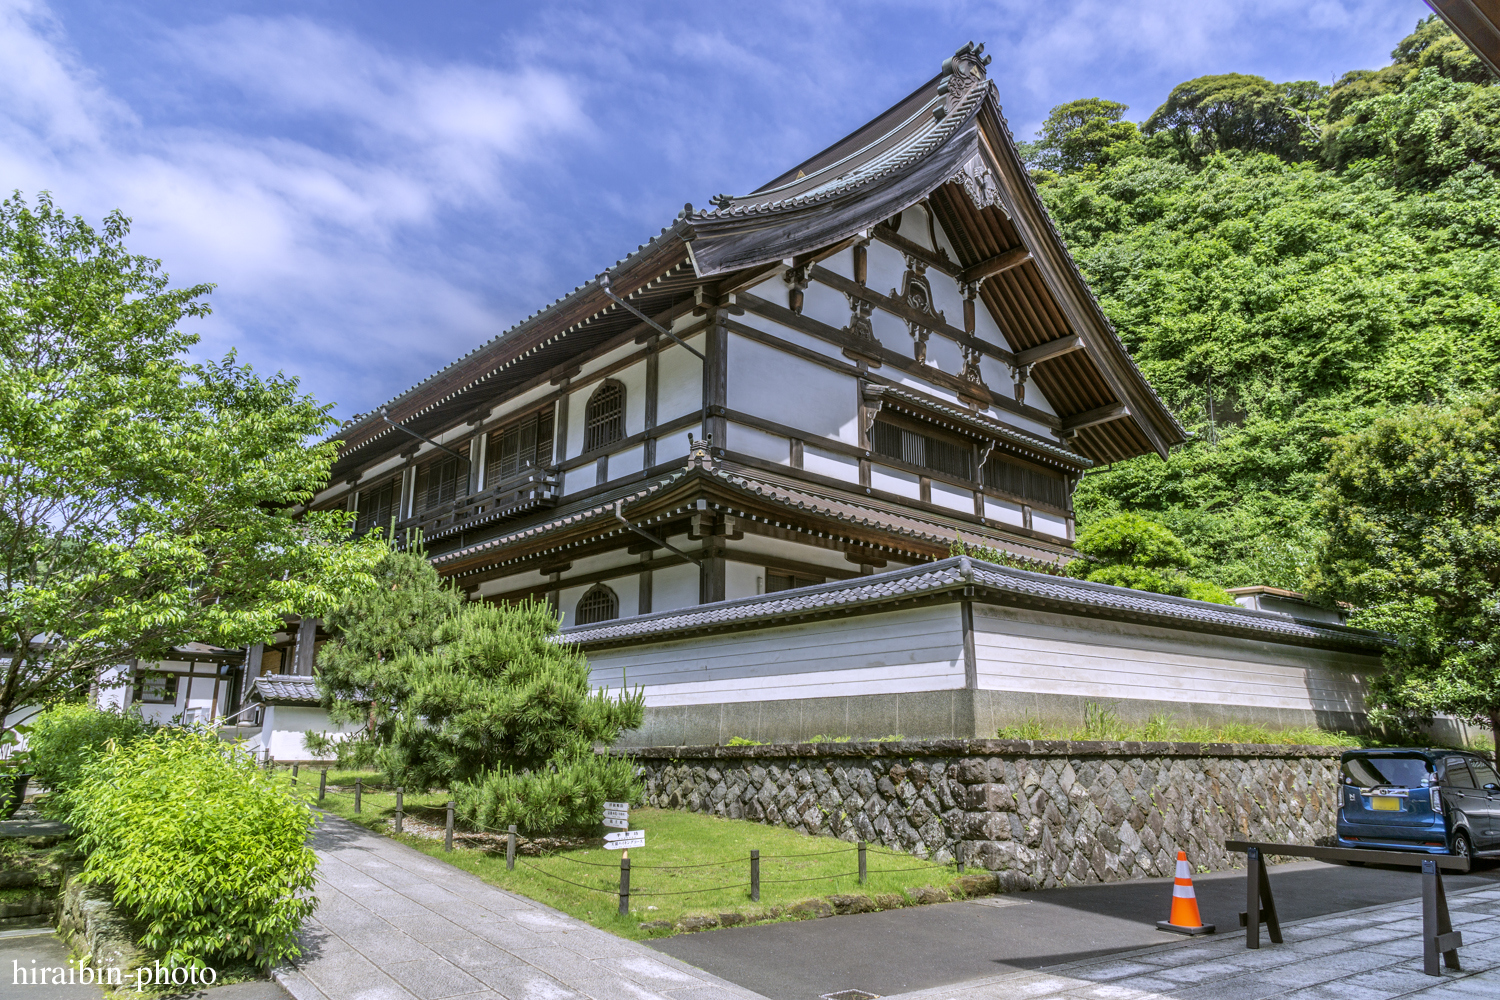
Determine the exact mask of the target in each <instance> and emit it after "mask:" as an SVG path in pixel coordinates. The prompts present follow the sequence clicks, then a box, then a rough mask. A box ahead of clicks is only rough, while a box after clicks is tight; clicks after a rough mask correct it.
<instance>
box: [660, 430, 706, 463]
mask: <svg viewBox="0 0 1500 1000" xmlns="http://www.w3.org/2000/svg"><path fill="white" fill-rule="evenodd" d="M690 435H691V436H692V437H693V438H695V439H697V440H699V441H701V440H703V425H702V424H693V425H692V426H690V427H679V428H678V429H677V430H675V431H673V432H672V433H670V434H666V435H664V436H662V437H659V438H657V439H656V464H657V465H663V464H665V463H667V462H674V461H678V460H685V459H686V458H687V456H688V437H689V436H690Z"/></svg>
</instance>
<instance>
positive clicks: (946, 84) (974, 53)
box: [938, 42, 994, 118]
mask: <svg viewBox="0 0 1500 1000" xmlns="http://www.w3.org/2000/svg"><path fill="white" fill-rule="evenodd" d="M993 58H994V56H987V55H985V54H984V43H983V42H981V43H979V44H978V45H975V44H974V43H973V42H969V43H968V44H966V45H965V46H964V47H963V48H961V49H959V50H958V51H957V52H955V53H953V55H951V56H949V57H948V58H947V59H944V60H943V79H942V81H941V82H939V84H938V94H939V95H940V96H943V97H946V98H947V100H946V101H944V102H943V107H942V108H940V109H938V110H939V112H940V113H939V114H938V117H939V118H943V117H945V116H946V115H948V114H949V113H950V112H951V111H952V110H953V109H954V108H955V107H956V106H957V105H958V102H959V101H961V100H963V99H964V96H965V95H966V94H968V93H969V91H971V90H973V89H974V88H975V87H977V86H979V85H980V84H981V83H983V82H984V80H985V76H986V74H985V67H986V66H988V65H989V64H990V60H992V59H993Z"/></svg>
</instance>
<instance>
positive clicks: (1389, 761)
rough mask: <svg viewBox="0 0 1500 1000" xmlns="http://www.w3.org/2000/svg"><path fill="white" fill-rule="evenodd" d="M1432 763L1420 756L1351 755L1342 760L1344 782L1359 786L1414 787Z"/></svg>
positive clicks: (1428, 770)
mask: <svg viewBox="0 0 1500 1000" xmlns="http://www.w3.org/2000/svg"><path fill="white" fill-rule="evenodd" d="M1431 773H1432V765H1431V764H1429V763H1427V761H1426V759H1425V758H1422V757H1351V758H1349V759H1348V760H1346V761H1344V783H1345V784H1350V785H1358V786H1359V787H1361V788H1380V787H1383V786H1391V787H1395V788H1415V787H1417V786H1419V785H1421V784H1422V783H1423V782H1424V781H1426V780H1427V775H1429V774H1431Z"/></svg>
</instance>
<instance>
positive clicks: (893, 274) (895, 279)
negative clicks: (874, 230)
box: [866, 240, 906, 298]
mask: <svg viewBox="0 0 1500 1000" xmlns="http://www.w3.org/2000/svg"><path fill="white" fill-rule="evenodd" d="M867 262H868V266H869V269H870V275H869V280H868V281H867V282H866V284H867V285H868V286H869V287H870V288H873V289H874V290H875V291H877V292H879V293H880V294H882V295H892V296H895V297H897V298H899V297H900V294H901V276H902V275H903V274H905V273H906V258H905V257H904V256H902V254H901V251H900V250H897V249H896V248H895V247H891V246H887V245H886V244H884V243H882V242H880V241H879V240H871V241H870V249H869V256H868V258H867ZM891 289H895V291H894V292H893V291H892V290H891Z"/></svg>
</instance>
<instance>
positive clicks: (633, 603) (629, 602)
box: [604, 571, 641, 618]
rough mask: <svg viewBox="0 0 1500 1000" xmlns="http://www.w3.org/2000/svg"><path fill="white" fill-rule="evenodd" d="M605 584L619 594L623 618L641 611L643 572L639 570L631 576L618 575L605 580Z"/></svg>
mask: <svg viewBox="0 0 1500 1000" xmlns="http://www.w3.org/2000/svg"><path fill="white" fill-rule="evenodd" d="M604 585H605V586H607V587H609V588H610V589H611V590H613V591H614V592H615V593H616V594H618V595H619V597H620V617H621V618H629V617H630V616H631V615H638V614H640V613H641V574H640V572H639V571H637V572H635V573H631V574H630V575H629V576H617V577H615V578H614V579H612V580H605V581H604Z"/></svg>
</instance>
